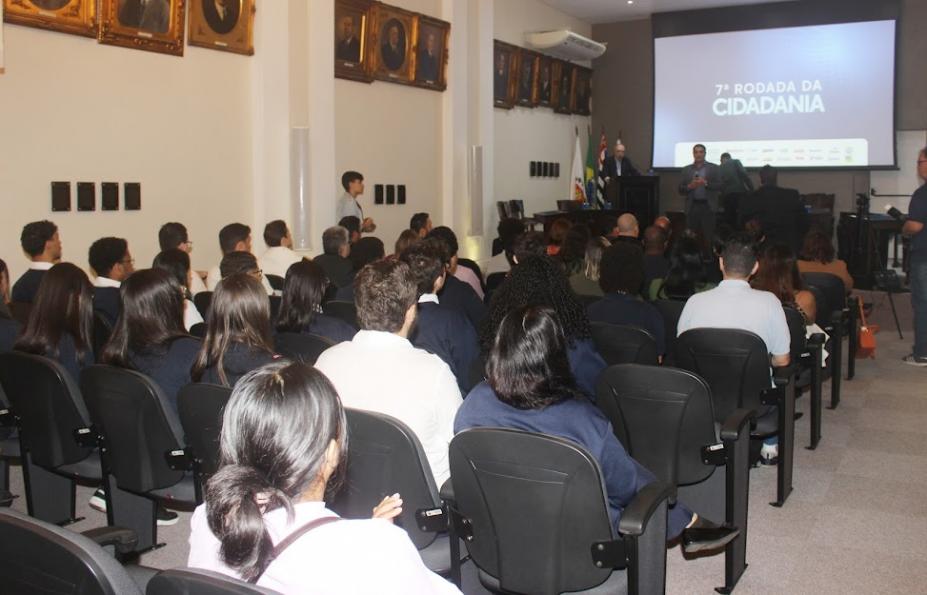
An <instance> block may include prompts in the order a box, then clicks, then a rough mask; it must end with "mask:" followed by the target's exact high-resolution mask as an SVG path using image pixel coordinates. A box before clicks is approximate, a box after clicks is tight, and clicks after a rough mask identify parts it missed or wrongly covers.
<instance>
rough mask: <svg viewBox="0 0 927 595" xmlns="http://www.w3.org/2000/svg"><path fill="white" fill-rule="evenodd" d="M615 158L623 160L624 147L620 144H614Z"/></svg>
mask: <svg viewBox="0 0 927 595" xmlns="http://www.w3.org/2000/svg"><path fill="white" fill-rule="evenodd" d="M615 158H616V159H624V145H622V144H621V143H615Z"/></svg>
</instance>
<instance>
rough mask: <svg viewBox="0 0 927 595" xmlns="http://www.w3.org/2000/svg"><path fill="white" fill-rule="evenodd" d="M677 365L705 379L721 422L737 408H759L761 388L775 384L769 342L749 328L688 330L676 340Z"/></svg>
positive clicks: (755, 409) (716, 416)
mask: <svg viewBox="0 0 927 595" xmlns="http://www.w3.org/2000/svg"><path fill="white" fill-rule="evenodd" d="M676 366H678V367H680V368H682V369H684V370H689V371H690V372H695V373H696V374H698V375H699V376H700V377H702V378H704V379H705V381H706V382H707V383H708V386H710V387H711V395H712V401H713V403H714V410H715V421H716V422H719V423H721V422H723V421H724V420H725V418H727V416H728V415H730V414H731V413H733V411H734V410H735V409H752V410H754V411H758V410H759V409H760V392H761V391H762V390H763V389H765V388H769V387H770V386H772V384H771V381H770V368H769V351H768V350H767V349H766V343H764V342H763V340H762V339H760V338H759V337H758V336H757V335H755V334H753V333H751V332H749V331H743V330H737V329H717V328H698V329H692V330H689V331H686V332H684V333H683V334H681V335H679V338H678V339H677V340H676Z"/></svg>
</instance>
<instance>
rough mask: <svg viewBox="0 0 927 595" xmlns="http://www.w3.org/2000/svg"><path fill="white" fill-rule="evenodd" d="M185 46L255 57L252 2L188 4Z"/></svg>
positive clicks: (198, 1)
mask: <svg viewBox="0 0 927 595" xmlns="http://www.w3.org/2000/svg"><path fill="white" fill-rule="evenodd" d="M189 2H190V7H189V9H188V10H187V12H188V13H189V14H188V15H187V20H188V25H187V26H188V29H187V43H188V44H190V45H193V46H197V47H201V48H209V49H211V50H219V51H222V52H234V53H236V54H243V55H245V56H253V55H254V13H255V3H254V2H255V0H189Z"/></svg>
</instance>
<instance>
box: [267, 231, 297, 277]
mask: <svg viewBox="0 0 927 595" xmlns="http://www.w3.org/2000/svg"><path fill="white" fill-rule="evenodd" d="M264 243H265V244H267V252H265V253H264V254H263V256H261V258H259V259H258V264H260V265H261V270H262V271H264V275H277V276H278V277H286V270H287V269H288V268H290V265H291V264H293V263H294V262H299V261H300V260H302V258H301V257H300V256H299V255H298V254H296V252H293V237H292V236H291V235H290V230H289V229H288V228H287V226H286V222H285V221H283V220H282V219H277V220H276V221H271V222H270V223H268V224H267V225H265V226H264Z"/></svg>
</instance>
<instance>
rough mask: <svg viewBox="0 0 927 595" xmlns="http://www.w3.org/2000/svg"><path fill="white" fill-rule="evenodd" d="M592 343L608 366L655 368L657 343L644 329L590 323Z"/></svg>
mask: <svg viewBox="0 0 927 595" xmlns="http://www.w3.org/2000/svg"><path fill="white" fill-rule="evenodd" d="M592 342H593V343H595V348H596V351H598V352H599V355H601V356H602V359H604V360H605V363H607V364H608V365H610V366H614V365H615V364H644V365H648V366H656V365H657V364H658V363H659V362H658V360H657V342H656V341H655V340H654V338H653V336H652V335H651V334H650V333H648V332H647V331H645V330H644V329H640V328H636V327H633V326H625V325H621V324H608V323H607V322H593V323H592Z"/></svg>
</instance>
